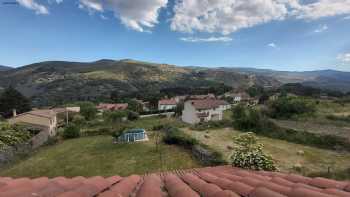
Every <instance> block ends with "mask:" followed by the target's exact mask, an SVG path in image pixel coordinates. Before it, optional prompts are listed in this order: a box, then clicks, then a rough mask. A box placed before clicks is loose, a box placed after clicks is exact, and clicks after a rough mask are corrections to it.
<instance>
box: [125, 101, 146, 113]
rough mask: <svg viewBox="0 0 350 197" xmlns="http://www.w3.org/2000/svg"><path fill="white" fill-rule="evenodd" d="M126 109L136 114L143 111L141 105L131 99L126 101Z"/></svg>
mask: <svg viewBox="0 0 350 197" xmlns="http://www.w3.org/2000/svg"><path fill="white" fill-rule="evenodd" d="M127 103H128V109H129V110H131V111H134V112H137V113H140V112H142V111H143V108H142V104H141V103H139V102H137V101H136V100H133V99H128V100H127Z"/></svg>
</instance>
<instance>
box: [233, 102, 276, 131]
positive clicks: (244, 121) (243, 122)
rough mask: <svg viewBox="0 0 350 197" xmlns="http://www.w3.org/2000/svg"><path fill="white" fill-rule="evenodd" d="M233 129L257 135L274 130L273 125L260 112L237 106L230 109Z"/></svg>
mask: <svg viewBox="0 0 350 197" xmlns="http://www.w3.org/2000/svg"><path fill="white" fill-rule="evenodd" d="M232 119H233V127H234V128H235V129H238V130H242V131H254V132H256V133H259V132H261V131H265V130H271V129H274V125H273V123H271V121H269V119H268V118H267V116H266V115H265V114H264V113H262V112H261V111H260V110H257V109H253V108H247V107H245V106H242V105H238V106H236V107H234V108H233V109H232Z"/></svg>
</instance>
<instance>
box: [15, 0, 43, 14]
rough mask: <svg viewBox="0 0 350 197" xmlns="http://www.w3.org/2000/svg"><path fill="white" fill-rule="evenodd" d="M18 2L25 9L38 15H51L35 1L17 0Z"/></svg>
mask: <svg viewBox="0 0 350 197" xmlns="http://www.w3.org/2000/svg"><path fill="white" fill-rule="evenodd" d="M17 2H18V3H19V4H20V5H21V6H23V7H25V8H28V9H31V10H34V11H35V13H36V14H49V10H48V9H47V8H46V7H45V6H44V5H42V4H39V3H37V2H36V1H35V0H17Z"/></svg>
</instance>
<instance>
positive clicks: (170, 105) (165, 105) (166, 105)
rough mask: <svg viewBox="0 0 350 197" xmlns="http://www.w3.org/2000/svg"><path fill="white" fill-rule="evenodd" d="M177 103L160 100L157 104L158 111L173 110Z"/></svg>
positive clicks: (171, 100) (173, 100)
mask: <svg viewBox="0 0 350 197" xmlns="http://www.w3.org/2000/svg"><path fill="white" fill-rule="evenodd" d="M176 105H177V101H176V100H175V99H162V100H159V102H158V110H171V109H175V108H176Z"/></svg>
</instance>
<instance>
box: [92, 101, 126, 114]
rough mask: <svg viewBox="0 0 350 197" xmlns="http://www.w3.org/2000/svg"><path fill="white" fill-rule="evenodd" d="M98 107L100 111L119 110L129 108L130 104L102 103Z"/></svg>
mask: <svg viewBox="0 0 350 197" xmlns="http://www.w3.org/2000/svg"><path fill="white" fill-rule="evenodd" d="M96 108H97V109H98V110H99V111H100V112H104V111H118V110H126V109H127V108H128V104H127V103H100V104H99V105H98V106H97V107H96Z"/></svg>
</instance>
